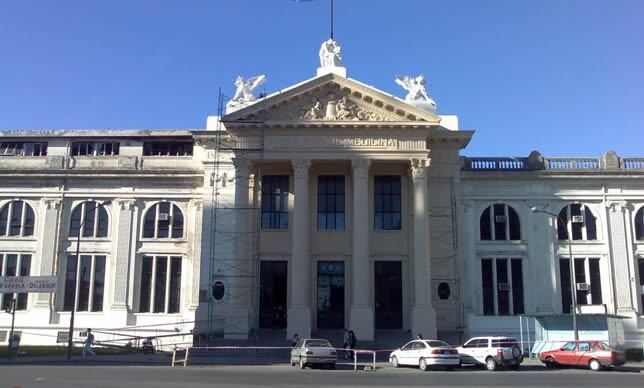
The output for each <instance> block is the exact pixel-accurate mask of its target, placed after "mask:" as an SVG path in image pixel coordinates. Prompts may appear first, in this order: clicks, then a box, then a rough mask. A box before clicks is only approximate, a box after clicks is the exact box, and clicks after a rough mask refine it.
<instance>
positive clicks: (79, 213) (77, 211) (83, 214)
mask: <svg viewBox="0 0 644 388" xmlns="http://www.w3.org/2000/svg"><path fill="white" fill-rule="evenodd" d="M81 224H83V234H82V236H81V237H107V230H108V219H107V210H105V208H104V207H103V206H101V205H99V204H98V202H95V201H85V202H83V203H81V204H80V205H77V206H76V207H75V208H74V210H73V211H72V217H71V225H70V230H69V236H70V237H78V233H79V231H80V226H81Z"/></svg>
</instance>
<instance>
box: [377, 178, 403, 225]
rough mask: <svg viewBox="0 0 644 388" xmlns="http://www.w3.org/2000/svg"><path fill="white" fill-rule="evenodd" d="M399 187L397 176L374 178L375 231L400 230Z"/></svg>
mask: <svg viewBox="0 0 644 388" xmlns="http://www.w3.org/2000/svg"><path fill="white" fill-rule="evenodd" d="M400 201H401V186H400V176H399V175H376V176H374V201H373V206H374V209H373V217H374V229H375V230H400V228H401V216H400V206H401V205H400Z"/></svg>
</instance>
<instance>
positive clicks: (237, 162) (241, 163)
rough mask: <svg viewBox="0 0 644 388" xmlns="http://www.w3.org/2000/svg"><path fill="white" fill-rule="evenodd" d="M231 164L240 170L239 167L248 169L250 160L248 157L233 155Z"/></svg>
mask: <svg viewBox="0 0 644 388" xmlns="http://www.w3.org/2000/svg"><path fill="white" fill-rule="evenodd" d="M232 162H233V166H235V169H237V170H240V169H246V170H248V169H250V164H251V161H250V159H245V158H240V157H234V158H232Z"/></svg>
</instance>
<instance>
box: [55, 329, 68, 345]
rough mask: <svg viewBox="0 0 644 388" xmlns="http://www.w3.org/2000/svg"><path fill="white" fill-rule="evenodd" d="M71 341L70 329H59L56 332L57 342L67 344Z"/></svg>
mask: <svg viewBox="0 0 644 388" xmlns="http://www.w3.org/2000/svg"><path fill="white" fill-rule="evenodd" d="M68 341H69V332H68V331H59V332H58V333H57V334H56V343H57V344H66V343H67V342H68Z"/></svg>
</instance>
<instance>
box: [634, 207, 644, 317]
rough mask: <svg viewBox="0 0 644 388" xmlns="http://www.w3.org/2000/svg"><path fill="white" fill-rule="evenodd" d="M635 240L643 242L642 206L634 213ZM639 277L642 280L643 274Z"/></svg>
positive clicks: (643, 209)
mask: <svg viewBox="0 0 644 388" xmlns="http://www.w3.org/2000/svg"><path fill="white" fill-rule="evenodd" d="M635 239H636V240H644V206H642V207H641V208H640V210H638V211H637V213H635ZM640 276H641V277H642V278H643V279H644V274H641V275H640ZM643 308H644V306H643Z"/></svg>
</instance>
